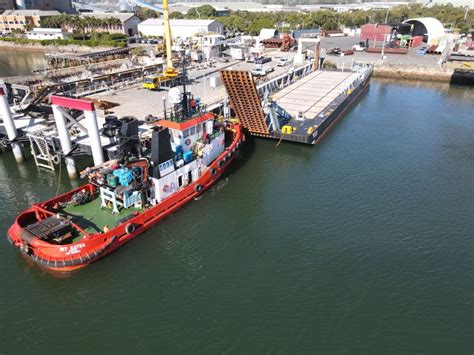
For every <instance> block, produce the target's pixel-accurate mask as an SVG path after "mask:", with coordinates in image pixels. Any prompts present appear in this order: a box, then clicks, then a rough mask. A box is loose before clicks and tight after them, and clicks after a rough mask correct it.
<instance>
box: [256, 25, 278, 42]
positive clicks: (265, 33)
mask: <svg viewBox="0 0 474 355" xmlns="http://www.w3.org/2000/svg"><path fill="white" fill-rule="evenodd" d="M277 33H278V32H277V30H276V29H274V28H262V29H261V30H260V35H259V36H258V38H260V40H264V39H269V38H273V37H275V36H276V34H277Z"/></svg>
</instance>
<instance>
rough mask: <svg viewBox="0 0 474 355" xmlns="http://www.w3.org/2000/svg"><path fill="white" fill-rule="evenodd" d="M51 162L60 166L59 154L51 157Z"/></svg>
mask: <svg viewBox="0 0 474 355" xmlns="http://www.w3.org/2000/svg"><path fill="white" fill-rule="evenodd" d="M51 161H52V162H53V163H54V164H56V165H59V163H60V162H61V159H60V158H59V154H56V155H53V156H52V157H51Z"/></svg>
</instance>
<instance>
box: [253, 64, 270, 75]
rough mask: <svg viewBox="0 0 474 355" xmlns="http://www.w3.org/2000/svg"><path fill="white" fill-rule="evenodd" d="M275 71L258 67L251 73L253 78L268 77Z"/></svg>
mask: <svg viewBox="0 0 474 355" xmlns="http://www.w3.org/2000/svg"><path fill="white" fill-rule="evenodd" d="M274 70H275V69H273V68H271V67H269V68H264V67H262V66H256V67H255V68H253V69H252V70H251V71H250V72H251V73H252V75H253V76H266V75H267V74H269V73H271V72H272V71H274Z"/></svg>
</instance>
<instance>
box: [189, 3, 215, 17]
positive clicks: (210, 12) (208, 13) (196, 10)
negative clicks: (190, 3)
mask: <svg viewBox="0 0 474 355" xmlns="http://www.w3.org/2000/svg"><path fill="white" fill-rule="evenodd" d="M216 14H217V12H216V9H214V8H213V7H212V6H211V5H201V6H198V7H193V8H192V9H189V10H188V12H187V13H186V18H204V19H205V18H212V17H215V16H216Z"/></svg>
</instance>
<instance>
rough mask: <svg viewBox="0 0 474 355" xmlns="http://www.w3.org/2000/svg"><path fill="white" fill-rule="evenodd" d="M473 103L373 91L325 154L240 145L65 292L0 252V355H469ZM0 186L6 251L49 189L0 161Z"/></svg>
mask: <svg viewBox="0 0 474 355" xmlns="http://www.w3.org/2000/svg"><path fill="white" fill-rule="evenodd" d="M473 100H474V90H472V89H468V88H455V87H451V88H450V87H449V86H447V85H437V84H432V85H430V86H424V85H421V84H420V85H417V84H405V83H395V84H393V83H389V82H384V81H373V82H372V84H371V87H370V90H369V92H368V93H367V95H365V96H364V97H363V98H362V100H361V101H360V102H359V103H358V104H357V105H356V106H355V107H354V108H353V109H352V110H351V111H350V112H349V113H348V114H347V115H346V117H345V118H344V119H343V120H342V121H341V122H340V123H339V124H338V125H337V126H336V127H335V129H334V130H333V131H332V132H331V133H330V134H329V135H327V136H326V137H325V139H324V140H323V141H322V142H321V144H320V145H318V146H316V147H307V146H300V145H295V144H284V143H282V144H280V146H279V147H278V148H276V147H275V146H276V142H275V141H266V140H256V141H255V142H254V143H250V144H248V146H247V148H246V151H245V153H244V155H243V157H242V159H241V160H240V161H239V162H238V163H237V164H235V165H234V166H233V169H232V171H230V173H229V174H228V176H227V178H226V179H223V180H221V181H220V182H219V186H218V187H216V188H214V189H213V191H211V192H208V193H206V194H205V195H204V197H203V198H202V199H200V200H198V201H193V202H191V203H190V204H189V205H187V206H186V207H185V208H183V209H181V210H180V211H178V212H176V213H174V214H173V216H172V217H170V218H167V219H166V220H164V221H163V222H162V223H160V224H159V225H157V226H155V227H154V228H153V229H152V230H150V231H148V232H147V233H145V234H143V235H141V236H140V237H138V238H137V239H135V240H133V241H132V242H130V243H129V244H128V245H126V246H125V247H124V248H122V249H120V250H118V251H116V252H114V253H113V254H112V255H110V256H109V257H106V258H104V259H103V260H101V261H99V262H97V263H95V264H93V265H91V266H89V267H87V268H86V269H84V270H81V271H79V272H76V273H74V274H71V275H64V276H63V277H58V276H53V275H51V274H49V273H48V272H45V271H43V270H41V269H39V268H37V267H33V266H32V265H30V264H29V263H28V262H26V261H25V260H24V259H23V258H22V257H21V256H20V255H19V253H17V252H16V250H13V248H11V247H10V246H9V245H8V243H7V242H6V241H4V242H3V243H0V244H1V245H0V266H1V273H0V287H1V288H0V290H1V291H0V292H1V297H0V320H1V322H0V352H1V353H2V354H14V353H26V352H30V353H60V352H70V353H104V352H105V353H140V354H143V353H150V354H152V353H157V352H160V353H178V352H181V353H189V352H201V353H205V354H212V353H222V352H227V353H240V352H244V351H247V352H249V351H250V352H252V353H263V352H266V353H274V352H280V353H308V352H312V353H315V352H317V353H327V354H334V353H338V354H345V353H347V354H359V353H366V354H368V353H371V354H386V353H388V354H400V353H404V354H407V353H420V354H472V349H473V341H472V339H474V337H473V293H474V292H473V291H474V289H473V284H474V282H473V281H474V279H473V271H474V270H473V265H474V264H473V261H472V257H473V251H474V244H473V240H472V237H473V233H472V231H473V230H474V219H473V215H474V188H473V181H474V171H473V170H474V169H473V167H474V165H473V163H474V143H473V142H474V141H473V137H474V122H473V119H474V115H473V105H472V103H473ZM63 173H64V171H63ZM0 181H2V183H1V185H0V211H1V213H0V224H1V226H2V227H1V228H2V230H1V232H2V234H3V235H5V232H6V229H7V226H8V225H9V224H10V223H11V221H12V220H13V218H14V216H15V215H16V214H17V213H18V212H20V211H21V210H23V209H25V208H27V207H28V206H29V205H30V204H31V203H32V202H34V201H38V200H43V199H46V198H48V197H50V196H52V195H54V194H55V193H56V189H57V183H58V177H57V176H55V174H52V173H47V172H38V171H37V170H36V169H35V168H34V167H33V166H32V164H31V161H30V163H29V164H26V165H22V166H18V165H17V164H16V163H15V162H14V161H13V159H12V157H11V155H8V156H5V155H4V156H2V157H1V158H0ZM70 188H71V185H70V182H69V181H68V179H66V178H65V176H63V178H62V181H61V190H62V191H65V190H67V189H70Z"/></svg>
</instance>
